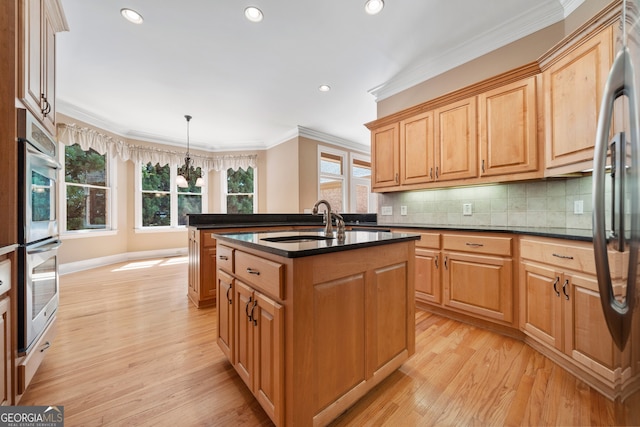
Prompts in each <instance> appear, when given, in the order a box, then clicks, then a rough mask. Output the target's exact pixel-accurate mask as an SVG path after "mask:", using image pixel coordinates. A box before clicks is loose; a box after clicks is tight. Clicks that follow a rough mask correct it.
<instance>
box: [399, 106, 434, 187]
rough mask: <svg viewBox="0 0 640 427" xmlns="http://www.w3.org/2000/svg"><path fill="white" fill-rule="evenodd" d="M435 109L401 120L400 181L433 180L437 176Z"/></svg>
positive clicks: (422, 181) (408, 182)
mask: <svg viewBox="0 0 640 427" xmlns="http://www.w3.org/2000/svg"><path fill="white" fill-rule="evenodd" d="M433 136H434V132H433V111H428V112H426V113H422V114H418V115H417V116H414V117H411V118H408V119H406V120H402V121H401V122H400V181H401V183H402V184H420V183H426V182H432V181H434V180H435V178H436V172H435V168H436V166H435V163H436V162H435V146H434V144H433Z"/></svg>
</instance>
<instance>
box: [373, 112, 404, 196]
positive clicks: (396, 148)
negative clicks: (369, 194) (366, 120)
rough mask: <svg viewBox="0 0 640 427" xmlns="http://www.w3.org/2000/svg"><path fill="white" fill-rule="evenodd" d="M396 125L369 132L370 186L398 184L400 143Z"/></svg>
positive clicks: (379, 186) (381, 186)
mask: <svg viewBox="0 0 640 427" xmlns="http://www.w3.org/2000/svg"><path fill="white" fill-rule="evenodd" d="M398 128H399V125H398V123H394V124H392V125H389V126H385V127H382V128H380V129H375V130H373V131H371V166H372V171H371V174H372V182H371V186H372V187H373V188H374V189H376V188H384V187H393V186H395V185H399V184H400V143H399V141H398Z"/></svg>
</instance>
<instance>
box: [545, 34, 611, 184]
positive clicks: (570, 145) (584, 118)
mask: <svg viewBox="0 0 640 427" xmlns="http://www.w3.org/2000/svg"><path fill="white" fill-rule="evenodd" d="M612 51H613V29H612V27H611V26H608V27H605V28H604V29H602V30H601V31H599V32H597V33H596V34H593V35H590V36H588V37H582V38H580V39H578V40H577V41H576V42H574V43H573V44H568V45H567V47H566V48H565V49H564V50H560V51H558V53H557V55H556V56H555V57H552V58H551V61H550V63H549V64H548V68H545V69H544V72H543V85H544V89H543V92H544V111H545V112H544V117H545V140H546V167H547V175H553V174H555V173H556V168H559V167H563V168H562V169H561V170H558V172H562V173H566V172H573V171H576V170H581V169H584V168H585V165H584V162H592V160H593V148H594V144H595V136H596V126H597V122H598V113H599V109H600V100H601V99H602V93H603V89H604V86H605V83H606V80H607V75H608V73H609V68H610V67H611V64H612ZM567 166H568V168H567Z"/></svg>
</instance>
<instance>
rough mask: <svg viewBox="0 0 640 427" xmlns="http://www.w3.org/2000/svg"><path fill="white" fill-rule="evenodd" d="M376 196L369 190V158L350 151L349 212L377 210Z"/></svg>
mask: <svg viewBox="0 0 640 427" xmlns="http://www.w3.org/2000/svg"><path fill="white" fill-rule="evenodd" d="M376 196H377V195H376V194H375V193H372V192H371V160H370V159H369V157H368V156H362V155H358V154H355V153H352V154H351V212H353V213H368V212H375V211H376V210H377V199H376Z"/></svg>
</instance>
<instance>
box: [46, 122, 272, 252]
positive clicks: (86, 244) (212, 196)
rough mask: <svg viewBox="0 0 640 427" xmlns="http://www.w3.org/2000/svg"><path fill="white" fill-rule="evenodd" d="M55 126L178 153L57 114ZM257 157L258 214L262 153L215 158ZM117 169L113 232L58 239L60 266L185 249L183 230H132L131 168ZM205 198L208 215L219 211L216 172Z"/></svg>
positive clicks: (262, 205) (119, 164) (127, 164)
mask: <svg viewBox="0 0 640 427" xmlns="http://www.w3.org/2000/svg"><path fill="white" fill-rule="evenodd" d="M56 119H57V121H58V123H75V124H77V125H78V126H82V127H88V128H92V129H95V130H96V131H98V132H100V133H102V134H106V135H109V136H111V137H113V138H114V139H116V140H122V141H125V142H129V143H131V144H134V145H148V146H155V147H158V148H164V149H167V150H171V151H176V150H179V148H176V147H169V146H162V145H161V144H153V143H149V142H146V141H139V140H132V139H128V138H125V137H122V136H119V135H116V134H114V133H111V132H109V131H107V130H104V129H101V128H97V127H95V126H91V125H89V124H87V123H85V122H82V121H80V120H76V119H74V118H71V117H68V116H65V115H62V114H58V115H57V116H56ZM191 151H192V153H194V154H210V153H205V152H203V151H201V150H191ZM254 153H255V154H258V201H259V203H258V205H259V206H258V209H259V211H261V212H264V211H265V210H266V201H265V199H266V187H264V186H261V185H260V183H263V182H265V180H266V169H267V167H266V162H265V152H264V151H253V152H242V153H240V152H224V153H223V152H221V153H215V155H230V154H254ZM115 161H116V168H117V173H116V175H117V184H116V187H115V188H114V191H115V194H116V206H117V212H116V215H117V230H116V231H115V232H114V234H112V235H105V236H95V235H93V236H91V237H69V236H64V235H63V236H61V238H62V241H63V245H62V247H61V248H60V251H59V259H60V263H61V264H63V265H64V264H67V263H76V262H81V261H87V260H92V259H99V258H109V257H117V256H122V255H123V254H134V255H133V256H135V253H137V252H153V251H164V253H167V252H168V253H171V252H172V251H175V252H176V253H177V252H178V251H180V250H184V249H186V247H187V231H186V229H179V230H171V231H166V232H162V231H153V232H149V231H139V230H136V229H135V197H136V193H135V184H134V183H135V181H134V179H135V173H136V171H135V165H134V163H133V162H131V161H123V160H122V159H119V158H118V159H115ZM207 178H208V184H209V185H208V187H207V190H208V192H207V198H208V204H209V208H208V209H207V211H208V212H211V213H213V212H220V173H218V172H214V171H210V172H209V175H208V177H207Z"/></svg>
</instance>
